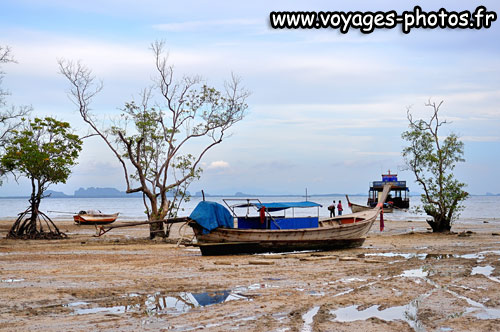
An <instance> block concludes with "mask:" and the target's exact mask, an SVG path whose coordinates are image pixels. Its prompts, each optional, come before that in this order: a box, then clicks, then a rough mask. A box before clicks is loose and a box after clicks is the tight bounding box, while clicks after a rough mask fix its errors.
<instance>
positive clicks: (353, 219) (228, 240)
mask: <svg viewBox="0 0 500 332" xmlns="http://www.w3.org/2000/svg"><path fill="white" fill-rule="evenodd" d="M389 190H390V184H389V185H386V186H385V188H384V190H383V193H382V195H381V196H380V200H379V203H378V204H377V205H376V206H375V207H374V208H373V209H370V210H366V211H362V212H357V213H352V214H346V215H343V216H338V217H334V218H329V219H326V220H321V221H320V220H319V216H318V217H298V218H295V216H293V217H284V216H283V217H282V216H279V217H275V216H272V215H271V212H273V211H274V212H276V211H284V210H286V209H289V208H300V207H314V206H320V205H319V204H316V203H312V202H297V203H294V204H291V203H267V204H266V203H261V202H259V203H250V202H248V203H247V204H245V205H243V206H241V205H240V206H236V207H245V206H247V207H248V208H250V207H255V208H257V209H258V211H259V216H257V217H255V216H253V217H252V216H250V217H247V216H240V217H237V224H238V228H234V224H235V222H234V216H233V215H232V214H231V212H229V210H228V209H227V208H226V207H224V206H223V205H221V204H218V203H215V202H205V201H203V202H200V203H199V204H198V205H197V207H196V208H195V209H194V210H193V213H191V215H190V216H189V218H190V219H191V221H190V222H189V225H190V226H191V227H192V228H193V231H194V234H195V236H196V240H197V246H199V248H200V250H201V253H202V255H229V254H243V253H264V252H289V251H298V250H331V249H339V248H352V247H359V246H361V245H362V244H363V242H364V241H365V239H366V234H367V233H368V231H369V230H370V228H371V226H372V224H373V223H374V221H375V220H376V219H377V216H378V215H379V214H381V213H383V212H382V204H383V202H384V201H385V198H386V196H387V194H388V192H389ZM230 208H231V207H230ZM382 228H383V219H381V229H382Z"/></svg>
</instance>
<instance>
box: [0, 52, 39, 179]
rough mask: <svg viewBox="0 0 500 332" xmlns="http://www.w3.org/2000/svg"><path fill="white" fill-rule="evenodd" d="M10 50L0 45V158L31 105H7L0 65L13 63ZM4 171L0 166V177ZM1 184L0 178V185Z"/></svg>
mask: <svg viewBox="0 0 500 332" xmlns="http://www.w3.org/2000/svg"><path fill="white" fill-rule="evenodd" d="M15 62H16V61H15V60H14V58H13V56H12V51H11V49H10V47H8V46H1V45H0V158H1V156H2V155H3V153H4V152H5V150H4V147H5V144H6V142H7V141H8V138H9V135H10V134H11V133H12V131H13V130H14V129H16V128H18V127H19V126H20V124H21V121H19V120H20V118H22V117H24V116H27V115H28V114H29V113H30V112H31V110H32V108H31V106H20V107H15V106H8V105H7V98H6V97H7V96H8V95H9V92H8V91H7V90H5V89H4V88H2V81H3V77H4V75H5V73H4V72H3V71H2V70H1V65H2V64H6V63H15ZM4 173H5V169H3V168H2V167H0V177H1V176H3V175H4ZM1 184H2V182H1V179H0V185H1Z"/></svg>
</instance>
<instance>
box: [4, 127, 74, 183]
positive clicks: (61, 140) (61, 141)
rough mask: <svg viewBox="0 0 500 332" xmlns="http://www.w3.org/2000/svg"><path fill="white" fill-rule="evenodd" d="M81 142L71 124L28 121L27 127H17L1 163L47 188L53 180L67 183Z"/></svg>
mask: <svg viewBox="0 0 500 332" xmlns="http://www.w3.org/2000/svg"><path fill="white" fill-rule="evenodd" d="M81 144H82V142H81V140H80V139H79V137H78V136H77V135H74V134H72V133H71V131H70V125H69V123H67V122H61V121H58V120H56V119H54V118H51V117H46V118H44V119H39V118H35V119H34V120H33V121H26V123H25V125H24V128H22V129H20V130H13V132H12V136H11V137H10V139H9V141H8V142H7V144H6V146H5V154H4V155H3V156H2V158H1V159H0V163H1V165H2V167H3V168H4V169H5V170H6V171H9V172H13V173H14V174H19V175H21V176H25V177H28V178H30V179H32V180H36V182H37V183H38V184H40V185H41V186H42V188H46V187H45V186H46V185H48V184H50V183H59V182H62V183H65V182H66V180H67V178H68V176H69V174H70V172H71V171H70V167H71V166H73V165H75V164H76V159H77V158H78V154H79V152H80V150H81Z"/></svg>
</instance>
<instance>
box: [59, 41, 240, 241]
mask: <svg viewBox="0 0 500 332" xmlns="http://www.w3.org/2000/svg"><path fill="white" fill-rule="evenodd" d="M163 48H164V44H163V42H155V43H153V44H152V45H151V49H152V51H153V55H154V60H155V68H156V72H157V77H156V80H155V81H154V83H155V84H154V86H153V87H151V88H147V89H144V90H143V91H142V92H141V94H140V95H141V99H140V101H139V102H138V103H136V102H135V101H132V102H129V103H126V104H125V107H124V108H123V109H122V114H121V115H122V121H121V122H120V123H118V124H115V125H114V126H110V127H108V128H105V129H103V128H100V127H99V126H98V124H97V119H96V117H95V116H94V114H92V112H91V111H90V104H91V101H92V98H93V97H94V96H95V95H96V94H97V93H99V92H100V91H101V90H102V87H103V85H102V83H101V82H97V81H96V78H95V76H94V75H93V74H92V71H91V70H90V69H89V68H87V67H85V66H84V65H82V64H81V63H80V62H76V63H75V62H71V61H65V60H60V61H59V66H60V71H61V73H62V74H63V75H64V76H65V77H66V78H67V79H68V81H69V82H70V85H71V90H70V92H69V95H70V97H71V98H72V100H73V101H74V103H75V104H76V105H77V107H78V109H79V112H80V115H81V117H82V119H83V120H84V121H85V122H86V123H87V124H88V125H89V126H90V127H91V128H92V130H93V132H94V133H95V134H97V135H99V136H100V137H101V138H102V140H103V141H104V142H105V144H106V145H107V146H108V147H109V149H110V151H111V152H112V153H113V154H114V156H115V157H116V159H117V160H118V161H119V163H120V164H121V166H122V169H123V174H124V178H125V183H126V186H127V190H126V192H127V193H135V192H141V193H142V194H143V201H144V205H145V208H146V214H147V217H148V220H150V221H155V220H163V219H164V218H169V217H175V216H176V215H177V212H178V210H179V207H180V205H181V203H182V202H184V201H186V200H187V199H189V195H188V194H187V187H188V186H189V184H190V183H191V182H192V181H193V180H195V179H197V178H199V176H200V172H201V169H200V167H199V164H200V162H201V160H202V158H203V157H204V156H205V154H206V153H207V151H209V150H210V149H211V148H213V147H214V146H216V145H218V144H220V143H221V142H222V141H223V138H224V137H227V131H228V129H229V128H231V127H232V126H233V125H234V124H235V123H237V122H238V121H240V120H242V119H243V117H244V114H245V111H246V109H247V107H248V106H247V104H246V99H247V97H248V96H249V92H248V91H246V90H245V89H243V88H242V87H241V81H240V79H239V78H237V77H236V76H234V75H232V77H231V80H230V81H229V82H227V83H226V84H225V86H224V89H223V90H222V91H219V90H217V89H215V88H213V87H209V86H208V85H206V84H204V83H203V81H202V79H201V78H200V77H198V76H195V77H184V78H182V79H181V80H180V81H175V80H174V71H173V67H172V66H171V65H169V64H168V61H167V60H168V59H167V57H166V56H164V54H163ZM154 92H158V95H159V100H160V101H157V102H153V99H154V97H153V94H154ZM194 140H197V141H200V142H202V143H203V144H202V147H201V149H199V150H198V151H197V152H196V153H192V152H188V151H187V150H188V149H187V145H188V143H190V142H192V141H194ZM168 233H169V229H167V230H166V232H165V230H164V229H163V224H162V223H156V224H154V223H153V224H151V228H150V237H151V238H154V237H156V236H162V237H163V236H165V235H166V236H168Z"/></svg>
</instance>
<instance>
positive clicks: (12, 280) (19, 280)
mask: <svg viewBox="0 0 500 332" xmlns="http://www.w3.org/2000/svg"><path fill="white" fill-rule="evenodd" d="M21 281H24V279H2V282H9V283H10V282H21Z"/></svg>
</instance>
